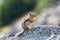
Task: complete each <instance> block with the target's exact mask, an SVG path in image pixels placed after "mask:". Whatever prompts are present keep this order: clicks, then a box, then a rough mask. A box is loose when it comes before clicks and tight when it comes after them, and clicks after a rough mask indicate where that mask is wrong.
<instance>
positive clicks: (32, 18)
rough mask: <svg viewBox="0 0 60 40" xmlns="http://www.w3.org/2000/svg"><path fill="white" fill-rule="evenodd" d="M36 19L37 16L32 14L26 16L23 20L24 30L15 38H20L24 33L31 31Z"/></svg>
mask: <svg viewBox="0 0 60 40" xmlns="http://www.w3.org/2000/svg"><path fill="white" fill-rule="evenodd" d="M35 19H36V15H35V14H34V13H32V12H29V13H28V16H26V17H25V18H24V19H22V24H21V25H22V28H23V30H22V31H20V32H18V33H17V34H15V36H19V35H20V34H22V33H23V32H24V31H26V30H29V29H30V24H31V23H33V22H34V21H35Z"/></svg>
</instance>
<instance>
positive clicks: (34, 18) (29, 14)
mask: <svg viewBox="0 0 60 40" xmlns="http://www.w3.org/2000/svg"><path fill="white" fill-rule="evenodd" d="M28 18H29V22H31V23H32V22H34V21H35V20H36V14H35V13H33V12H29V13H28Z"/></svg>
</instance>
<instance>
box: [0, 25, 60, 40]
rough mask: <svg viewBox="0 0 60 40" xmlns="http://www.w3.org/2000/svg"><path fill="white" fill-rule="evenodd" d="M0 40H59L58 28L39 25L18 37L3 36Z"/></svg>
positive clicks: (59, 29)
mask: <svg viewBox="0 0 60 40" xmlns="http://www.w3.org/2000/svg"><path fill="white" fill-rule="evenodd" d="M0 40H60V27H59V26H48V25H40V26H34V27H32V28H31V29H30V30H27V31H25V32H24V33H22V34H21V35H20V37H13V36H11V37H9V36H8V35H7V36H4V37H2V38H0Z"/></svg>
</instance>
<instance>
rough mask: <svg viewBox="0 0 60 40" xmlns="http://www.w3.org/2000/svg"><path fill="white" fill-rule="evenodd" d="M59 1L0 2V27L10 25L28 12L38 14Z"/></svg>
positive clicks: (13, 0)
mask: <svg viewBox="0 0 60 40" xmlns="http://www.w3.org/2000/svg"><path fill="white" fill-rule="evenodd" d="M57 1H58V0H0V27H2V26H4V25H8V24H10V23H11V22H12V21H13V20H15V19H17V18H19V17H21V16H22V15H24V14H25V13H26V12H29V11H32V12H34V13H36V14H38V13H39V12H40V10H42V9H43V8H45V7H47V6H48V5H49V4H52V3H56V2H57Z"/></svg>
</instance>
